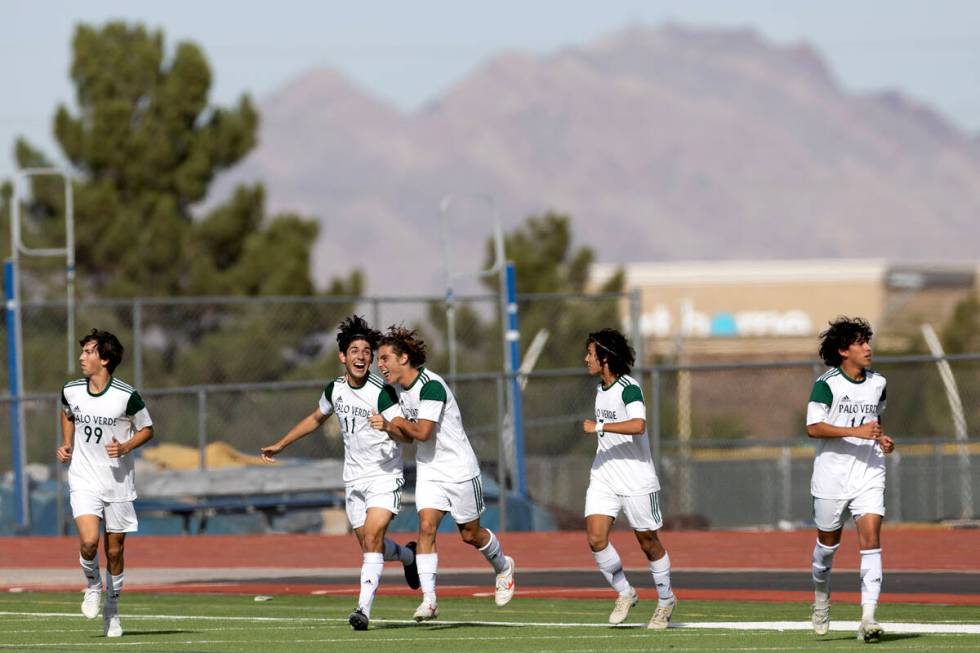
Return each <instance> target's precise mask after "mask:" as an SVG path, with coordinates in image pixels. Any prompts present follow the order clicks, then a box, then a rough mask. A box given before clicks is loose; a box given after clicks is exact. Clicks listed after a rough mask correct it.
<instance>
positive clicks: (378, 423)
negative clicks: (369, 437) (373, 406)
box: [368, 410, 388, 432]
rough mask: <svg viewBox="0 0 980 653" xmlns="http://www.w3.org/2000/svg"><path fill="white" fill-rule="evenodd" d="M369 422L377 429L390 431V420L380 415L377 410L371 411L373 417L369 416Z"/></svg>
mask: <svg viewBox="0 0 980 653" xmlns="http://www.w3.org/2000/svg"><path fill="white" fill-rule="evenodd" d="M368 423H369V424H370V425H371V428H373V429H374V430H375V431H385V432H387V431H388V420H386V419H385V417H384V415H379V414H378V413H377V412H376V411H373V410H372V411H371V417H369V418H368Z"/></svg>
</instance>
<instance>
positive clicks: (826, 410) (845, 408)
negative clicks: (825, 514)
mask: <svg viewBox="0 0 980 653" xmlns="http://www.w3.org/2000/svg"><path fill="white" fill-rule="evenodd" d="M884 411H885V377H883V376H882V375H880V374H878V373H876V372H872V371H871V370H865V371H864V380H863V381H855V380H854V379H851V378H849V377H848V376H847V375H846V374H844V372H842V371H841V369H840V368H839V367H837V368H834V369H832V370H828V371H827V372H826V373H824V374H823V375H822V376H820V378H818V379H817V381H816V382H815V383H814V384H813V391H812V392H811V393H810V403H809V405H808V406H807V411H806V423H807V426H809V425H811V424H819V423H820V422H826V423H827V424H830V425H831V426H844V427H847V426H860V425H862V424H864V423H865V422H870V421H871V420H875V419H878V418H879V417H880V416H881V414H882V413H883V412H884ZM876 487H878V488H884V487H885V456H884V453H883V452H882V451H881V447H879V446H878V443H877V442H875V441H874V440H867V439H864V438H855V437H845V438H819V439H817V453H816V457H815V458H814V460H813V477H812V478H811V480H810V494H812V495H813V496H815V497H817V498H819V499H853V498H854V497H856V496H858V495H859V494H860V493H861V492H863V491H864V490H867V489H869V488H876Z"/></svg>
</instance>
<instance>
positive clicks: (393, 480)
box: [262, 315, 419, 630]
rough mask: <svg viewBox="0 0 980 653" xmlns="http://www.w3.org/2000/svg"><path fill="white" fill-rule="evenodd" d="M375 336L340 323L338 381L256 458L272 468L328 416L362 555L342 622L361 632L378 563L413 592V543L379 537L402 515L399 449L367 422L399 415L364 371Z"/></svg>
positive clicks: (360, 322)
mask: <svg viewBox="0 0 980 653" xmlns="http://www.w3.org/2000/svg"><path fill="white" fill-rule="evenodd" d="M380 337H381V333H380V332H379V331H376V330H374V329H372V328H371V327H369V326H368V324H367V322H365V321H364V319H363V318H361V317H359V316H357V315H353V316H351V317H349V318H347V319H346V320H344V321H343V322H342V323H341V324H340V330H339V332H338V333H337V346H338V348H339V350H340V353H339V357H340V362H341V363H342V364H343V366H344V375H343V376H339V377H337V378H336V379H334V380H333V381H331V382H330V383H328V384H327V386H326V388H324V390H323V394H321V395H320V401H319V404H318V405H317V407H316V408H314V409H313V412H312V413H310V414H309V415H307V416H306V417H304V418H303V419H302V420H300V421H299V422H298V423H297V424H296V425H295V426H293V428H291V429H290V430H289V432H288V433H286V435H284V436H282V437H281V438H280V439H279V440H278V441H277V442H276V443H275V444H272V445H269V446H268V447H262V459H263V460H265V461H266V462H270V463H271V462H275V456H276V455H278V454H279V453H280V452H281V451H282V450H283V449H285V448H286V447H287V446H289V445H290V444H292V443H293V442H295V441H296V440H299V439H300V438H303V437H305V436H307V435H309V434H310V433H312V432H314V431H315V430H317V429H318V428H319V427H320V426H322V425H323V422H324V421H326V419H327V418H328V417H329V416H330V415H332V414H336V415H337V421H338V422H339V423H340V430H341V432H342V433H343V436H344V484H345V486H346V508H347V519H349V520H350V524H351V527H352V528H353V529H354V534H355V535H357V541H358V542H359V543H360V545H361V551H362V552H363V558H362V563H361V590H360V596H359V597H358V600H357V608H356V609H355V610H354V611H353V612H352V613H351V614H350V617H349V618H348V621H349V622H350V625H351V627H352V628H353V629H354V630H367V628H368V624H369V623H370V619H371V606H372V605H373V603H374V595H375V593H376V592H377V590H378V585H379V584H380V582H381V572H382V570H383V568H384V562H385V560H392V561H393V560H398V561H400V562H401V563H402V565H404V567H405V581H406V582H407V583H408V585H409V587H411V588H412V589H418V587H419V577H418V570H417V568H416V566H415V542H409V543H408V544H406V545H405V546H399V545H398V544H397V543H395V542H394V541H392V540H390V539H388V538H387V537H385V533H386V531H387V530H388V525H389V524H390V523H391V520H392V518H394V516H395V515H397V514H398V511H399V510H400V509H401V494H402V486H403V485H404V484H405V477H404V475H403V474H402V452H401V445H400V444H399V443H398V442H395V441H394V440H392V439H391V438H390V437H388V434H387V433H383V432H381V431H378V430H376V429H374V428H372V427H371V425H370V423H369V418H370V416H371V414H372V413H381V414H382V415H385V416H387V417H388V418H389V419H392V418H394V417H395V416H397V415H400V414H401V411H400V409H399V407H398V398H397V397H396V396H395V391H394V390H393V389H392V387H391V386H390V385H385V383H384V381H382V379H381V377H379V376H378V375H377V374H374V373H372V372H371V371H370V367H371V361H372V360H373V358H374V351H375V349H377V346H378V340H379V338H380Z"/></svg>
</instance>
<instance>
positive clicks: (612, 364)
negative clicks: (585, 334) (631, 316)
mask: <svg viewBox="0 0 980 653" xmlns="http://www.w3.org/2000/svg"><path fill="white" fill-rule="evenodd" d="M590 342H591V343H595V355H596V358H597V359H598V360H599V364H600V365H602V364H603V363H607V364H608V365H609V371H610V372H612V373H613V374H615V375H616V376H622V375H623V374H629V373H630V370H631V369H633V363H635V362H636V352H635V351H633V348H632V347H630V343H629V341H628V340H626V336H624V335H623V334H622V333H620V332H619V331H617V330H616V329H602V330H601V331H593V332H592V333H590V334H589V338H588V340H586V341H585V348H586V349H588V348H589V343H590Z"/></svg>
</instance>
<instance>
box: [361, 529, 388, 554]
mask: <svg viewBox="0 0 980 653" xmlns="http://www.w3.org/2000/svg"><path fill="white" fill-rule="evenodd" d="M383 540H384V536H383V534H382V533H367V532H365V533H364V537H363V539H362V540H361V548H362V549H363V550H364V551H365V552H368V553H370V552H372V551H381V550H382V549H383V548H384V547H383V545H382V542H383Z"/></svg>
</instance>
